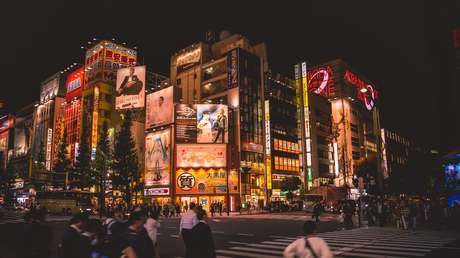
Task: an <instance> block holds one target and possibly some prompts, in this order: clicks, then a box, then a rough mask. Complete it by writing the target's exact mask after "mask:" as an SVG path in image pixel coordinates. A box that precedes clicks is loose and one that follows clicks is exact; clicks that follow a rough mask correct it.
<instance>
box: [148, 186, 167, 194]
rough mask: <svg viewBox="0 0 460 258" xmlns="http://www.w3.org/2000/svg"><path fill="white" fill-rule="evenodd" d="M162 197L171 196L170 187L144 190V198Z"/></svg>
mask: <svg viewBox="0 0 460 258" xmlns="http://www.w3.org/2000/svg"><path fill="white" fill-rule="evenodd" d="M162 195H169V188H168V187H161V188H145V189H144V196H162Z"/></svg>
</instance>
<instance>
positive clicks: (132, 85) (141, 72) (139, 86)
mask: <svg viewBox="0 0 460 258" xmlns="http://www.w3.org/2000/svg"><path fill="white" fill-rule="evenodd" d="M144 105H145V66H136V67H127V68H123V69H119V70H118V71H117V87H116V98H115V108H116V109H131V108H143V107H144Z"/></svg>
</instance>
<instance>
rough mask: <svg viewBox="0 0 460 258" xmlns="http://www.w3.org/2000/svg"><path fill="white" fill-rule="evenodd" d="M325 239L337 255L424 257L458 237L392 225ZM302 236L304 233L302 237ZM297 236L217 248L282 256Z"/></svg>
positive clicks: (333, 234)
mask: <svg viewBox="0 0 460 258" xmlns="http://www.w3.org/2000/svg"><path fill="white" fill-rule="evenodd" d="M318 236H319V237H321V238H323V239H324V240H326V242H327V243H328V245H329V247H330V248H331V251H332V252H333V253H334V257H368V258H383V257H386V258H396V257H423V256H426V255H427V254H429V253H430V252H431V251H432V250H434V249H437V248H441V247H443V246H444V245H446V244H448V243H449V242H452V241H454V240H455V239H456V237H455V235H451V234H447V233H440V232H425V231H424V232H410V231H402V230H396V229H389V228H359V229H353V230H344V231H334V232H327V233H321V234H318ZM299 237H301V236H299ZM295 239H297V238H296V237H287V236H270V239H268V240H265V241H260V242H257V243H248V242H238V241H230V242H229V244H230V246H229V247H228V248H225V249H218V250H217V251H216V253H217V254H218V255H219V256H220V257H221V258H224V257H227V258H230V257H233V258H236V257H249V258H251V257H254V258H256V257H264V258H279V257H282V256H283V250H284V249H285V248H286V246H287V245H288V244H290V243H291V242H293V241H294V240H295Z"/></svg>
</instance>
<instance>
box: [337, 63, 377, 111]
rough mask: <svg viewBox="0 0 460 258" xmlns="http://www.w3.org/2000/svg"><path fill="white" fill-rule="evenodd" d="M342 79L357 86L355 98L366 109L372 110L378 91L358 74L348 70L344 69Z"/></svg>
mask: <svg viewBox="0 0 460 258" xmlns="http://www.w3.org/2000/svg"><path fill="white" fill-rule="evenodd" d="M343 77H344V79H345V80H346V81H347V82H348V83H350V84H352V85H353V86H355V87H356V88H357V96H356V97H357V98H358V99H359V100H361V101H362V102H363V103H364V105H365V106H366V108H367V110H369V111H370V110H372V109H373V108H374V106H375V102H376V100H377V98H378V91H377V89H375V88H374V87H373V86H372V85H371V84H369V83H367V82H365V81H364V80H362V79H361V78H360V77H359V76H358V75H356V74H355V73H353V72H352V71H350V70H346V71H345V74H344V76H343Z"/></svg>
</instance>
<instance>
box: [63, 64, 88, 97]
mask: <svg viewBox="0 0 460 258" xmlns="http://www.w3.org/2000/svg"><path fill="white" fill-rule="evenodd" d="M84 80H85V69H84V68H83V67H81V68H79V69H77V70H75V71H73V72H72V73H70V74H69V76H67V81H66V89H67V91H66V99H67V100H72V98H73V97H77V96H78V95H79V94H80V93H81V90H82V89H83V87H82V86H83V82H84Z"/></svg>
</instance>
